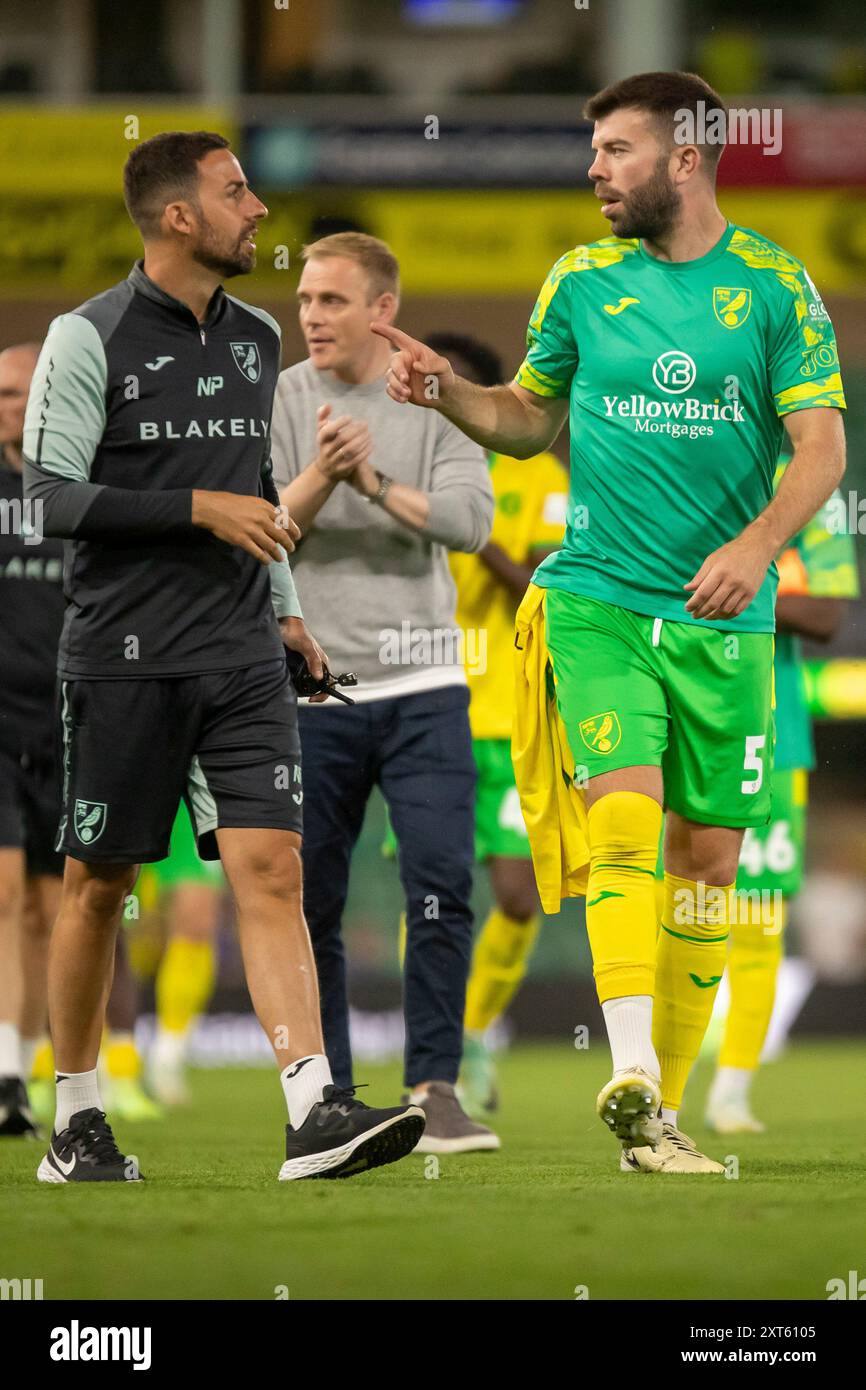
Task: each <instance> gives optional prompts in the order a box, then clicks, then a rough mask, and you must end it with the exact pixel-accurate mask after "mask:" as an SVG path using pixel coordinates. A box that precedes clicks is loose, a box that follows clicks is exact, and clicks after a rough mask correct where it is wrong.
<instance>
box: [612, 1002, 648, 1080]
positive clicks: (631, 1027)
mask: <svg viewBox="0 0 866 1390" xmlns="http://www.w3.org/2000/svg"><path fill="white" fill-rule="evenodd" d="M601 1009H602V1013H603V1014H604V1021H605V1026H606V1027H607V1036H608V1041H609V1042H610V1051H611V1056H612V1058H613V1069H614V1071H624V1070H625V1069H626V1068H627V1067H643V1069H644V1071H646V1072H649V1074H650V1076H654V1077H656V1078H657V1077H658V1076H659V1075H660V1071H661V1068H660V1067H659V1059H658V1057H657V1056H656V1050H655V1048H654V1047H653V1001H652V995H651V994H626V995H623V996H622V997H621V998H619V999H606V1000H605V1002H604V1003H603V1004H602V1006H601Z"/></svg>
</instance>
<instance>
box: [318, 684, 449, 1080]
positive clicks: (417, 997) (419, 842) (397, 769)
mask: <svg viewBox="0 0 866 1390" xmlns="http://www.w3.org/2000/svg"><path fill="white" fill-rule="evenodd" d="M468 705H469V692H468V690H467V689H466V687H465V686H462V685H453V686H445V687H443V688H442V689H439V690H432V691H423V692H421V693H419V694H414V695H403V696H400V697H399V698H398V699H389V700H373V701H370V702H369V703H364V704H358V705H354V706H353V707H352V708H349V709H347V708H340V709H336V708H333V709H332V708H330V707H328V706H323V707H319V708H317V709H310V708H309V707H307V706H305V705H300V706H299V709H298V716H299V725H300V734H301V757H302V761H303V772H304V845H303V861H304V911H305V913H306V917H307V922H308V924H309V928H310V936H311V938H312V942H313V950H314V952H315V957H316V966H317V969H318V973H319V990H320V994H321V1003H322V1024H323V1028H324V1034H325V1047H326V1049H327V1053H328V1058H329V1061H330V1063H331V1070H332V1072H333V1076H334V1081H335V1082H336V1084H337V1085H339V1086H349V1085H351V1084H352V1054H351V1049H350V1046H349V1006H348V998H347V993H346V963H345V955H344V950H343V940H342V930H341V928H342V915H343V909H344V907H345V903H346V893H347V890H348V886H349V865H350V862H351V857H352V850H353V849H354V847H355V843H356V841H357V839H358V835H359V834H360V831H361V826H362V824H363V821H364V812H365V809H366V806H367V800H368V798H369V796H370V793H371V791H372V789H373V787H374V786H378V787H379V788H380V790H381V792H382V795H383V796H384V798H385V801H386V803H387V805H388V811H389V814H390V817H391V824H392V826H393V829H394V834H395V836H396V839H397V847H398V865H399V870H400V879H401V882H402V885H403V889H404V892H405V894H406V925H407V934H406V960H405V967H404V976H403V988H404V1010H405V1016H406V1055H405V1082H406V1084H407V1085H408V1086H415V1085H417V1084H418V1083H419V1082H421V1081H430V1080H437V1081H450V1082H454V1081H456V1079H457V1072H458V1069H459V1066H460V1056H461V1051H462V1043H463V1011H464V1007H465V1002H466V979H467V976H468V973H469V964H470V957H471V946H472V911H471V908H470V906H469V899H470V894H471V892H472V869H473V860H474V837H475V780H476V771H475V760H474V758H473V755H472V741H471V736H470V732H469V717H468V714H467V709H468Z"/></svg>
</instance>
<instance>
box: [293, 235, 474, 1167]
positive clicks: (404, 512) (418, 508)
mask: <svg viewBox="0 0 866 1390" xmlns="http://www.w3.org/2000/svg"><path fill="white" fill-rule="evenodd" d="M304 259H305V262H306V264H305V266H304V271H303V274H302V276H301V280H300V284H299V287H298V299H299V309H300V322H301V328H302V330H303V332H304V336H305V338H306V342H307V347H308V350H309V354H310V355H309V358H308V359H307V360H306V361H304V362H300V363H298V364H297V365H296V366H294V367H290V368H289V369H288V370H287V371H284V372H283V373H282V374H281V376H280V378H279V382H278V385H277V394H276V400H275V402H274V414H273V424H272V443H273V455H272V457H273V468H274V478H275V480H276V483H277V486H278V488H279V489H280V492H281V498H282V501H283V502H284V503H285V504H286V506H287V507H288V509H289V514H290V515H291V516H292V518H293V520H295V521H296V523H297V525H298V526H299V527H300V528H301V534H302V540H301V542H300V544H299V545H298V548H297V552H296V554H295V558H294V564H293V571H294V577H295V583H296V586H297V590H298V595H299V598H300V602H301V603H302V605H303V611H304V613H305V615H306V617H307V620H308V621H309V622H310V623H311V625H312V626H313V628H314V630H315V631H317V633H318V634H319V637H320V640H321V642H322V645H323V647H324V648H325V650H326V652H328V653H329V656H330V659H331V661H332V665H333V667H334V668H335V667H339V668H340V669H342V670H346V669H349V670H353V671H355V672H356V673H357V675H358V688H357V691H356V692H353V693H354V694H355V699H356V702H357V703H356V704H355V705H354V706H352V707H347V706H340V707H337V706H336V705H335V703H334V702H333V701H329V702H328V705H327V706H325V705H321V704H320V705H316V706H312V705H309V706H306V707H301V709H300V710H299V719H300V733H301V745H302V749H303V756H304V784H305V785H304V850H303V859H304V907H305V912H306V916H307V921H308V923H309V928H310V935H311V937H312V941H313V948H314V951H315V955H316V964H317V968H318V973H319V988H320V993H321V1000H322V1019H323V1024H324V1033H325V1045H326V1048H327V1052H328V1057H329V1059H330V1063H331V1067H332V1069H333V1073H334V1076H335V1078H336V1079H337V1082H338V1084H341V1085H350V1084H351V1079H352V1059H351V1052H350V1047H349V1028H348V1001H347V994H346V973H345V959H344V951H343V942H342V936H341V918H342V913H343V908H344V905H345V901H346V893H347V889H348V880H349V865H350V860H351V854H352V850H353V848H354V845H355V842H356V840H357V838H358V834H359V832H360V829H361V825H362V823H363V819H364V812H365V808H366V805H367V801H368V798H369V796H370V793H371V791H372V789H373V787H374V786H375V785H378V786H379V787H380V789H381V791H382V794H383V795H384V797H385V800H386V802H387V804H388V808H389V812H390V817H391V823H392V825H393V828H394V832H395V835H396V839H397V845H398V862H399V867H400V876H401V881H402V884H403V888H404V891H405V894H406V919H407V940H406V958H405V982H404V998H405V1014H406V1056H405V1081H406V1084H407V1086H408V1088H409V1090H410V1091H411V1093H412V1099H413V1102H414V1103H416V1104H419V1105H421V1106H422V1107H423V1108H424V1110H425V1112H426V1116H427V1123H426V1129H425V1133H424V1135H423V1138H422V1140H421V1143H420V1144H419V1146H418V1148H419V1151H421V1152H425V1153H459V1152H467V1151H469V1150H473V1149H491V1148H498V1147H499V1140H498V1138H497V1136H496V1135H495V1134H493V1133H492V1132H491V1131H490V1130H489V1129H486V1128H485V1127H483V1126H481V1125H476V1124H473V1122H472V1121H471V1120H470V1119H469V1118H468V1116H466V1115H465V1114H464V1112H463V1110H462V1108H461V1107H460V1104H459V1102H458V1100H457V1097H456V1095H455V1091H454V1083H455V1082H456V1079H457V1072H458V1069H459V1066H460V1056H461V1048H462V1034H463V1011H464V1005H465V992H466V978H467V974H468V970H469V963H470V955H471V937H472V913H471V909H470V905H469V899H470V894H471V889H472V865H473V858H474V845H473V841H474V800H475V764H474V759H473V755H472V747H471V741H470V733H469V720H468V716H467V707H468V703H469V693H468V689H467V684H466V676H465V670H464V662H465V661H466V660H467V659H469V660H479V659H483V634H468V638H469V639H471V640H467V635H466V634H463V633H461V631H460V629H459V628H457V627H456V625H455V619H454V604H455V590H454V583H453V581H452V579H451V574H450V571H449V569H448V555H447V552H448V551H449V550H464V551H477V550H480V549H481V547H482V546H483V545H484V544H485V542H486V541H487V539H488V536H489V534H490V527H491V523H492V519H493V493H492V488H491V485H490V479H489V476H488V469H487V463H486V458H485V455H484V452H483V451H482V450H481V449H480V448H478V446H477V445H475V444H472V443H471V442H470V441H469V440H468V439H467V438H466V437H465V435H463V434H461V432H460V431H459V430H457V429H456V428H455V427H454V426H453V425H451V424H450V423H449V422H448V421H447V420H445V419H444V418H443V417H442V416H441V415H439V414H438V413H435V412H433V411H417V412H414V413H413V414H412V416H411V418H410V417H409V416H407V415H406V413H405V411H401V410H400V407H399V406H398V405H396V404H395V403H394V402H393V401H392V400H391V399H390V398H389V396H388V395H387V393H386V390H385V376H386V372H387V369H388V363H389V358H390V349H389V347H388V344H387V343H386V342H385V341H384V340H383V339H382V338H380V337H377V336H376V335H375V334H374V333H372V332H371V331H370V327H371V324H373V323H386V324H387V323H391V322H393V320H394V318H395V316H396V313H397V307H398V303H399V297H398V296H399V287H398V266H397V262H396V260H395V259H394V257H393V255H392V254H391V252H390V251H389V249H388V247H387V246H386V245H385V244H384V243H383V242H381V241H378V240H377V239H376V238H375V237H370V236H366V235H363V234H361V233H355V232H343V233H338V234H337V235H335V236H329V237H325V238H323V239H322V240H320V241H317V242H314V243H313V244H312V245H311V246H308V247H306V248H305V249H304ZM479 637H480V638H481V641H480V642H479V640H478V639H479Z"/></svg>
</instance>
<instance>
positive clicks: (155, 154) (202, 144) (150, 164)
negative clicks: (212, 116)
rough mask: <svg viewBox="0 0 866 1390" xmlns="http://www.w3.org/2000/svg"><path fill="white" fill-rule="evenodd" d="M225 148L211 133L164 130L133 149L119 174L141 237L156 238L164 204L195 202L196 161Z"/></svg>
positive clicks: (205, 131) (124, 198)
mask: <svg viewBox="0 0 866 1390" xmlns="http://www.w3.org/2000/svg"><path fill="white" fill-rule="evenodd" d="M228 144H229V142H228V140H226V138H225V136H223V135H217V134H216V133H215V132H214V131H211V130H167V131H164V132H163V134H162V135H154V136H153V137H152V138H151V139H150V140H143V141H142V142H141V144H140V145H136V147H135V149H134V150H133V151H132V153H131V154H130V156H129V158H128V159H127V161H126V165H125V166H124V170H123V201H124V202H125V203H126V210H127V212H128V213H129V215H130V217H131V218H132V220H133V222H134V223H135V225H136V226H137V227H138V230H139V231H140V232H141V235H142V236H143V237H153V236H156V235H157V233H158V232H159V223H160V218H161V217H162V214H163V211H164V209H165V205H166V203H170V202H171V201H172V200H173V199H175V198H185V199H186V200H187V201H189V202H196V201H197V194H198V178H199V171H198V162H199V160H200V159H203V158H204V156H205V155H206V154H209V153H210V151H211V150H225V149H228Z"/></svg>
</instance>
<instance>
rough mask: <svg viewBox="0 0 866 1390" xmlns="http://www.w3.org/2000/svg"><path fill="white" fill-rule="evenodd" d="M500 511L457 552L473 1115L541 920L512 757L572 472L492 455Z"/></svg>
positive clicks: (486, 351) (472, 346)
mask: <svg viewBox="0 0 866 1390" xmlns="http://www.w3.org/2000/svg"><path fill="white" fill-rule="evenodd" d="M427 343H428V346H429V347H430V348H432V350H433V351H434V352H438V353H440V354H441V355H442V356H443V357H447V358H448V359H449V361H450V362H451V364H452V366H453V368H454V370H455V371H456V372H457V374H458V375H459V376H462V377H465V378H466V380H467V381H474V382H477V383H478V384H479V385H481V386H498V385H500V384H501V383H502V382H503V381H504V380H505V371H504V368H503V365H502V362H501V359H500V358H499V356H498V355H497V354H496V353H495V352H494V351H493V349H492V348H490V347H487V346H485V344H483V343H480V342H478V341H477V339H475V338H472V337H470V336H469V335H468V334H462V333H430V334H428V336H427ZM487 462H488V467H489V469H490V481H491V483H492V485H493V499H494V507H495V510H494V513H493V529H492V531H491V533H490V540H489V541H488V542H487V544H486V545H485V546H483V547H482V548H481V550H479V551H478V553H477V554H475V555H471V554H459V553H454V554H452V556H451V560H450V563H451V573H452V574H453V576H454V581H455V583H456V585H457V625H458V627H460V628H461V629H462V630H463V632H464V633H467V632H471V633H472V634H473V638H474V645H475V647H476V648H479V644H480V643H483V649H484V658H485V659H484V661H483V662H481V661H479V662H477V663H470V664H468V665H467V672H466V674H467V677H468V680H469V696H470V701H469V723H470V725H471V728H472V749H473V752H474V754H475V765H476V767H477V769H478V788H477V792H476V801H475V857H476V859H477V860H478V861H479V862H481V863H485V864H486V865H487V868H488V871H489V874H490V886H491V889H492V891H493V897H494V904H495V905H494V907H493V908H492V909H491V911H490V914H489V916H488V917H487V920H486V922H485V923H484V924H483V926H482V928H481V931H480V932H479V934H478V937H477V939H476V942H475V948H474V951H473V956H472V969H471V971H470V974H469V982H468V984H467V986H466V1019H465V1037H464V1042H463V1067H462V1071H461V1089H462V1092H463V1095H464V1097H465V1099H466V1104H467V1108H468V1109H469V1110H471V1111H475V1112H478V1111H480V1110H495V1109H496V1105H497V1092H496V1075H495V1068H494V1063H493V1058H492V1055H491V1053H490V1050H489V1048H488V1047H487V1044H486V1041H485V1039H486V1034H487V1030H488V1028H489V1027H490V1025H491V1024H492V1023H494V1022H495V1020H496V1019H497V1018H499V1017H500V1016H501V1015H502V1014H503V1013H504V1012H505V1010H506V1009H507V1008H508V1005H509V1003H510V1001H511V1000H512V998H513V997H514V995H515V993H516V992H517V990H518V988H519V987H520V982H521V980H522V979H523V977H524V975H525V974H526V968H527V965H528V963H529V957H530V955H531V953H532V948H533V945H534V943H535V938H536V935H537V933H538V927H539V920H540V918H539V904H538V891H537V889H536V886H535V875H534V873H533V869H532V856H531V854H530V851H529V840H528V838H527V835H526V826H525V825H524V823H523V813H522V811H521V809H520V798H519V796H518V793H517V787H516V786H515V782H514V768H513V766H512V763H511V721H512V711H513V705H514V674H513V669H512V668H513V656H512V649H513V646H514V615H515V613H516V612H517V606H518V604H519V602H520V600H521V599H522V598H523V595H524V594H525V593H526V589H527V586H528V584H529V582H530V580H531V578H532V575H533V572H534V570H535V567H536V566H537V565H539V564H541V561H542V560H544V559H546V557H547V556H548V555H549V554H550V553H551V551H553V550H555V549H556V548H557V547H558V546H559V545H561V544H562V536H563V531H564V529H565V509H566V502H567V500H568V478H567V476H566V473H565V470H564V469H563V467H562V464H561V463H560V462H559V460H558V459H557V458H556V456H555V455H554V454H549V453H544V454H539V455H538V456H537V457H535V458H531V459H514V458H509V457H508V456H507V455H506V454H500V453H496V452H493V451H492V452H490V453H489V454H488V456H487Z"/></svg>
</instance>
